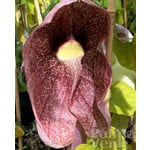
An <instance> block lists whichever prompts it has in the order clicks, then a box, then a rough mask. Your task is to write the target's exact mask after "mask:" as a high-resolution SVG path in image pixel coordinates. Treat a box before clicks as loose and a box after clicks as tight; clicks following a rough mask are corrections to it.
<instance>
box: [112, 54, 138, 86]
mask: <svg viewBox="0 0 150 150" xmlns="http://www.w3.org/2000/svg"><path fill="white" fill-rule="evenodd" d="M116 81H122V82H125V83H126V84H128V85H129V86H130V87H132V88H134V89H135V81H136V74H135V71H132V70H129V69H127V68H125V67H123V66H122V65H121V64H120V63H119V61H118V59H117V57H116V55H113V64H112V84H114V83H115V82H116Z"/></svg>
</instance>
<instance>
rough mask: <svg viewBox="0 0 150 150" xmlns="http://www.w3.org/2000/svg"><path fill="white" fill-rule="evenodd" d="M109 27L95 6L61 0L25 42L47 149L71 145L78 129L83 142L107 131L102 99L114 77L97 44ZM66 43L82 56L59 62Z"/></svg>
mask: <svg viewBox="0 0 150 150" xmlns="http://www.w3.org/2000/svg"><path fill="white" fill-rule="evenodd" d="M109 27H110V18H109V15H108V13H107V11H105V10H104V9H103V8H100V7H99V6H97V5H96V4H94V3H93V2H91V1H89V0H88V1H85V0H62V1H61V2H60V3H58V4H57V5H56V6H55V7H54V8H53V9H52V10H51V11H50V12H49V14H48V15H47V16H46V17H45V20H44V22H43V23H42V24H41V25H40V26H38V27H37V28H36V29H35V30H34V31H33V32H32V33H31V34H30V36H29V38H28V39H27V41H26V43H25V44H24V47H23V62H24V66H25V75H26V81H27V88H28V93H29V96H30V99H31V104H32V109H33V112H34V115H35V119H36V126H37V130H38V134H39V136H40V138H41V139H42V141H43V142H44V143H45V144H46V145H49V146H51V147H54V148H61V147H65V146H68V145H70V144H71V143H73V142H74V140H75V139H76V128H77V129H79V131H80V132H79V134H80V135H79V136H80V138H81V142H82V141H84V139H85V135H86V136H90V137H93V138H97V137H100V136H102V134H103V133H104V131H106V130H107V129H108V127H109V125H110V114H109V111H108V108H107V107H106V105H105V103H104V102H103V100H104V97H105V95H106V93H107V91H108V89H109V87H110V84H111V75H112V74H111V67H110V64H109V63H108V61H107V59H106V57H105V55H104V54H103V51H102V50H101V48H98V45H99V43H101V42H102V41H104V40H106V38H107V37H108V34H109ZM71 43H73V46H71ZM64 45H67V49H68V47H69V48H70V49H72V48H73V47H77V49H80V52H81V55H80V54H79V56H74V55H73V56H71V58H70V55H69V58H67V59H64V60H63V59H61V58H60V57H59V56H58V54H60V51H61V50H62V49H63V48H62V47H64ZM70 51H71V50H70ZM70 51H68V53H69V52H70ZM61 52H62V51H61ZM77 124H78V125H77ZM79 126H80V128H79ZM81 128H82V129H81ZM81 130H82V131H81Z"/></svg>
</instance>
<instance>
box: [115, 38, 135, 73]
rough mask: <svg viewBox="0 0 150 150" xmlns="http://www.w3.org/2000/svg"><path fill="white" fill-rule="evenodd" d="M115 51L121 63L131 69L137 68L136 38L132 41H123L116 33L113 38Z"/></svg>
mask: <svg viewBox="0 0 150 150" xmlns="http://www.w3.org/2000/svg"><path fill="white" fill-rule="evenodd" d="M113 52H114V53H115V54H116V56H117V58H118V60H119V62H120V64H121V65H122V66H124V67H126V68H128V69H130V70H135V69H136V39H135V37H134V39H133V41H132V42H126V43H123V42H121V41H120V40H119V39H118V38H117V37H116V35H114V39H113Z"/></svg>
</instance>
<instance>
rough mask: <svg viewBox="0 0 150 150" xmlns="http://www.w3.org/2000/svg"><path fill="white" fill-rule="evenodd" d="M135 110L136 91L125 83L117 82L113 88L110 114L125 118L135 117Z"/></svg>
mask: <svg viewBox="0 0 150 150" xmlns="http://www.w3.org/2000/svg"><path fill="white" fill-rule="evenodd" d="M135 110H136V92H135V90H134V89H133V88H131V87H130V86H128V85H127V84H126V83H124V82H121V81H117V82H115V83H114V84H113V85H112V86H111V97H110V112H113V113H116V114H120V115H125V116H133V114H134V112H135Z"/></svg>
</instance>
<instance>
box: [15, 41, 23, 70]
mask: <svg viewBox="0 0 150 150" xmlns="http://www.w3.org/2000/svg"><path fill="white" fill-rule="evenodd" d="M15 57H16V66H17V67H18V68H19V67H20V66H21V64H22V43H19V44H17V45H16V48H15Z"/></svg>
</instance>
